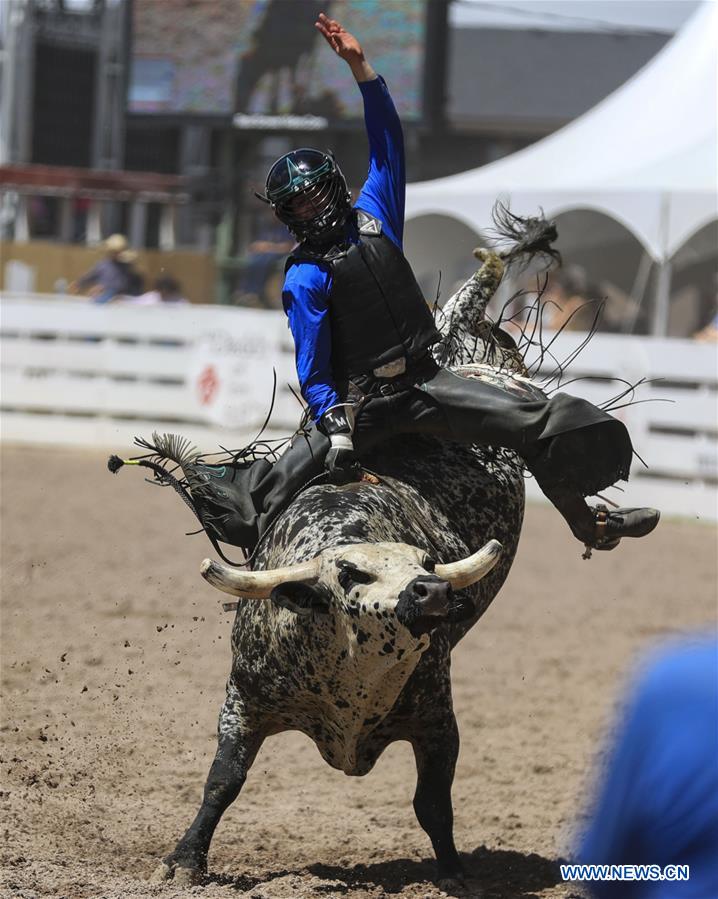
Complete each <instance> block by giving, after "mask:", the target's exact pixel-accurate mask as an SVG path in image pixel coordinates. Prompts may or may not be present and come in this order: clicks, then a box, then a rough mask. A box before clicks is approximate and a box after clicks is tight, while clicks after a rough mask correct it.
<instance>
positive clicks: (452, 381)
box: [411, 370, 659, 549]
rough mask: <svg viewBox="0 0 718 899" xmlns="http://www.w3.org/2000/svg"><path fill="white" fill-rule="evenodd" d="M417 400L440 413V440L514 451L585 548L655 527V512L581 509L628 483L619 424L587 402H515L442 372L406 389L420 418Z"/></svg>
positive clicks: (626, 444)
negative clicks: (610, 489) (622, 482)
mask: <svg viewBox="0 0 718 899" xmlns="http://www.w3.org/2000/svg"><path fill="white" fill-rule="evenodd" d="M422 396H423V397H424V398H426V399H428V401H429V405H430V406H431V407H432V409H434V410H435V408H436V406H438V407H439V408H440V409H441V412H442V413H443V419H444V425H443V427H444V429H445V430H444V434H445V435H446V436H449V435H450V436H452V437H454V439H456V440H457V441H460V442H470V443H480V444H488V445H495V446H505V447H508V448H509V449H513V450H515V451H516V452H518V453H519V454H520V455H521V456H522V458H523V459H524V461H525V463H526V466H527V468H528V469H529V470H530V471H531V472H532V474H533V475H534V476H535V477H536V480H537V482H538V484H539V486H540V487H541V489H542V490H543V491H544V493H545V494H546V496H547V497H548V498H549V499H550V500H551V502H552V503H553V504H554V505H555V506H556V508H557V509H558V510H559V511H560V512H561V514H562V515H563V516H564V518H565V519H566V521H567V523H568V525H569V527H570V528H571V531H572V533H573V534H574V535H575V536H576V537H577V538H578V539H579V540H581V541H582V542H583V543H586V544H589V545H592V546H596V547H597V548H600V547H601V546H602V547H603V548H606V549H612V548H613V547H614V546H616V545H617V543H618V540H619V539H620V538H621V537H642V536H645V535H646V534H648V533H650V531H652V530H653V528H654V527H655V526H656V524H657V522H658V518H659V514H658V512H657V511H656V510H654V509H617V510H613V511H606V512H604V511H603V510H601V509H597V508H592V507H591V506H589V505H587V503H586V501H585V499H584V497H585V496H590V495H594V494H596V493H597V492H598V491H599V490H603V489H605V488H606V487H608V486H610V485H611V484H613V483H614V482H615V481H617V480H621V479H626V478H627V477H628V473H629V467H630V462H631V456H632V453H633V449H632V446H631V440H630V437H629V436H628V431H627V430H626V428H625V426H624V425H623V423H622V422H619V421H618V420H617V419H615V418H613V417H612V416H610V415H608V414H607V413H606V412H603V411H602V410H601V409H598V408H597V407H596V406H593V405H592V404H591V403H589V402H587V401H586V400H581V399H578V398H577V397H572V396H569V395H567V394H557V395H555V396H554V397H551V398H547V397H543V396H542V395H541V394H540V392H539V391H538V390H535V391H533V392H530V391H529V390H528V389H527V393H526V397H525V398H521V397H520V396H518V395H517V394H512V393H510V392H509V391H508V390H504V389H502V388H499V387H495V386H493V385H491V384H488V383H486V382H484V381H480V380H476V379H469V378H462V377H459V376H457V375H455V374H453V373H452V372H449V371H446V370H440V371H439V372H438V373H437V374H436V376H435V377H434V378H432V379H431V380H430V381H428V382H426V383H425V384H423V385H422V386H421V388H420V389H418V390H415V391H412V403H411V405H412V407H413V410H412V411H413V414H414V415H415V416H416V417H417V419H419V420H421V419H422V416H421V415H420V414H419V410H420V408H421V407H422V400H421V397H422ZM440 421H441V419H439V418H438V417H437V416H436V414H435V413H434V414H431V415H429V414H426V413H424V416H423V422H424V424H426V425H429V427H434V426H436V423H437V422H440ZM439 427H441V425H440V424H439ZM418 429H421V428H418ZM447 432H448V433H447Z"/></svg>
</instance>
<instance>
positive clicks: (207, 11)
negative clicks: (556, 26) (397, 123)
mask: <svg viewBox="0 0 718 899" xmlns="http://www.w3.org/2000/svg"><path fill="white" fill-rule="evenodd" d="M426 3H427V0H328V2H327V0H322V2H314V0H134V3H133V6H132V9H133V60H132V73H131V80H130V94H129V109H130V111H131V112H164V113H200V114H220V115H234V114H237V113H239V114H240V118H241V117H242V116H252V115H259V116H292V115H295V116H297V115H298V116H314V117H323V118H325V119H327V120H329V121H333V122H336V121H337V120H350V119H355V118H359V117H361V115H362V103H361V96H360V94H359V91H357V89H356V85H355V84H354V81H353V79H352V76H351V73H350V71H349V69H348V67H347V65H346V64H345V63H344V62H343V61H342V60H341V59H339V58H338V57H337V56H336V55H335V54H334V52H333V51H332V50H331V48H330V47H328V46H327V44H326V42H325V41H324V38H323V37H322V35H321V34H320V33H319V32H318V31H317V30H316V29H315V28H314V22H315V20H316V17H317V15H318V13H320V12H326V13H327V15H329V16H331V17H333V18H336V19H337V20H339V21H340V22H341V23H342V24H343V25H344V27H345V28H346V29H347V30H349V31H351V32H353V33H355V34H356V36H357V37H358V38H359V40H360V41H361V43H362V45H363V47H364V50H365V52H366V55H367V58H368V59H369V60H370V62H371V63H372V65H373V66H374V68H375V69H376V71H377V72H379V73H380V74H381V75H383V76H384V78H385V79H386V81H387V83H388V85H389V87H390V89H391V93H392V96H393V98H394V101H395V103H396V105H397V108H398V110H399V113H400V114H401V116H402V117H403V118H404V119H405V120H408V119H414V120H416V119H418V118H420V116H421V103H422V92H421V86H422V72H423V57H424V40H425V13H426Z"/></svg>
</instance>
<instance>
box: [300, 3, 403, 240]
mask: <svg viewBox="0 0 718 899" xmlns="http://www.w3.org/2000/svg"><path fill="white" fill-rule="evenodd" d="M316 27H317V29H318V30H319V31H320V32H321V33H322V34H323V35H324V38H325V40H326V41H327V43H328V44H329V46H330V47H331V48H332V50H334V52H335V53H336V54H337V56H339V57H340V58H341V59H343V60H344V61H345V62H346V63H347V64H348V66H349V68H350V69H351V71H352V74H353V75H354V78H355V79H356V81H357V83H358V84H359V89H360V90H361V93H362V98H363V100H364V122H365V124H366V131H367V137H368V138H369V173H368V175H367V179H366V181H365V182H364V186H363V187H362V189H361V192H360V193H359V196H358V198H357V201H356V205H357V206H358V207H359V208H361V209H364V210H365V211H366V212H368V213H370V214H371V215H373V216H375V217H376V218H378V219H380V220H381V221H382V222H383V224H384V230H385V232H386V234H387V235H388V236H389V237H390V238H391V239H392V240H393V241H394V243H395V244H396V245H397V246H398V247H399V248H400V249H401V247H402V238H403V232H404V197H405V193H406V166H405V161H404V136H403V133H402V129H401V121H400V119H399V116H398V114H397V112H396V109H395V107H394V103H393V102H392V99H391V96H390V95H389V91H388V89H387V86H386V84H385V83H384V80H383V78H381V77H379V76H377V74H376V72H375V71H374V69H373V68H372V67H371V66H370V65H369V63H368V62H367V61H366V57H365V56H364V50H363V49H362V46H361V44H360V43H359V41H358V40H357V39H356V38H355V37H354V35H353V34H350V33H349V32H348V31H347V30H346V29H345V28H344V27H343V26H342V25H341V24H340V23H339V22H337V21H336V20H335V19H330V18H329V17H328V16H326V15H324V13H321V14H320V16H319V19H318V21H317V22H316Z"/></svg>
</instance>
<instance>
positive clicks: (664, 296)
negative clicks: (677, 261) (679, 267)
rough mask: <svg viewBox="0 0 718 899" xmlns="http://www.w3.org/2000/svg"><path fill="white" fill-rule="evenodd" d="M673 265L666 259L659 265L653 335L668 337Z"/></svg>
mask: <svg viewBox="0 0 718 899" xmlns="http://www.w3.org/2000/svg"><path fill="white" fill-rule="evenodd" d="M672 274H673V266H672V265H671V263H670V262H669V261H668V260H667V259H664V260H663V262H661V264H660V265H659V267H658V280H657V283H656V296H655V301H654V304H653V323H652V327H651V334H652V335H653V337H666V336H667V334H668V308H669V304H670V298H671V276H672Z"/></svg>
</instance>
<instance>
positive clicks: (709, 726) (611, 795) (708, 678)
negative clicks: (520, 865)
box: [579, 634, 718, 899]
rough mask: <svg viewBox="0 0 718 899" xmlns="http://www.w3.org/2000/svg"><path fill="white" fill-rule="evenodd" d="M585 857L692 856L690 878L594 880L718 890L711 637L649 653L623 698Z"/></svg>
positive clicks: (644, 897) (715, 665)
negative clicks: (624, 702)
mask: <svg viewBox="0 0 718 899" xmlns="http://www.w3.org/2000/svg"><path fill="white" fill-rule="evenodd" d="M579 860H580V861H581V862H583V863H585V864H611V865H622V864H628V865H637V864H647V865H661V866H665V865H689V866H690V879H689V880H687V881H682V882H679V881H667V880H664V881H654V882H649V881H641V882H626V881H601V882H593V883H591V884H589V885H588V886H589V889H590V890H591V891H592V895H594V896H597V897H620V899H634V897H636V899H672V897H694V899H711V897H718V639H716V636H715V635H713V634H711V635H708V634H706V635H699V636H696V637H694V638H693V639H691V640H690V641H689V640H684V641H682V642H681V643H679V644H678V645H676V644H671V645H670V646H668V647H664V648H663V649H662V650H660V651H659V653H658V655H657V656H653V657H652V658H650V659H649V664H648V666H647V667H646V668H645V670H644V672H643V674H642V675H641V676H640V678H639V680H638V684H637V686H636V687H635V688H634V691H633V693H632V695H631V697H630V699H629V703H628V707H627V709H626V713H625V719H624V721H623V722H622V724H621V726H620V728H619V733H618V737H617V741H616V744H615V747H614V748H613V751H612V754H611V756H610V758H609V765H608V769H607V772H606V775H605V778H604V782H603V784H602V787H601V792H600V795H599V798H598V802H597V804H596V807H595V809H594V813H593V817H592V822H591V824H590V826H589V830H588V833H587V834H586V835H585V837H584V840H583V845H582V847H581V849H580V852H579Z"/></svg>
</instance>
